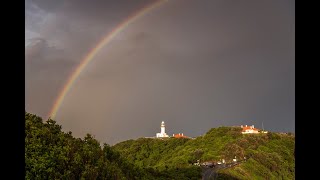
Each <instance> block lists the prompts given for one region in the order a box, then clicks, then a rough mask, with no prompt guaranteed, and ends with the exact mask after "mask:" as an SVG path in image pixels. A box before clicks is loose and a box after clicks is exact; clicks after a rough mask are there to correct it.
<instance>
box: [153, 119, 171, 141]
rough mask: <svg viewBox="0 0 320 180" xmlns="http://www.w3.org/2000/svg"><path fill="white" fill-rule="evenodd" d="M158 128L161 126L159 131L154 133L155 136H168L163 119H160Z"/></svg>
mask: <svg viewBox="0 0 320 180" xmlns="http://www.w3.org/2000/svg"><path fill="white" fill-rule="evenodd" d="M160 128H161V131H160V133H157V134H156V136H157V138H162V137H169V136H168V135H167V134H166V127H165V125H164V121H162V123H161V127H160Z"/></svg>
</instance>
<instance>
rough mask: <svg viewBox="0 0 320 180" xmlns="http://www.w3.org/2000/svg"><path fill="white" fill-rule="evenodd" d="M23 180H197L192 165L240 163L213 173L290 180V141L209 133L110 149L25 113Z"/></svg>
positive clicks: (227, 130) (228, 131) (236, 131)
mask: <svg viewBox="0 0 320 180" xmlns="http://www.w3.org/2000/svg"><path fill="white" fill-rule="evenodd" d="M25 123H26V127H25V132H26V136H25V163H26V166H25V167H26V179H179V180H180V179H201V171H202V169H201V168H200V167H199V166H195V165H193V163H194V162H196V161H197V160H198V159H199V160H200V161H201V162H204V161H218V160H220V159H225V160H226V161H227V162H230V161H232V158H234V157H235V156H236V157H237V159H238V160H242V159H244V157H246V159H247V160H246V161H244V162H243V163H241V164H239V165H237V166H234V167H232V168H228V169H221V170H218V171H217V173H218V179H294V178H295V176H294V171H295V157H294V146H295V137H294V136H293V135H290V134H279V133H267V134H252V135H242V134H241V132H240V131H241V129H240V128H237V127H219V128H213V129H211V130H210V131H208V132H207V133H206V134H205V135H203V136H200V137H197V138H195V139H176V138H166V139H152V138H139V139H137V140H127V141H124V142H120V143H118V144H116V145H114V146H112V147H110V146H109V145H108V144H104V145H103V146H102V147H101V146H100V143H99V142H98V141H97V140H96V139H95V138H94V137H93V136H92V135H90V134H87V135H86V136H85V137H84V138H82V139H81V138H75V137H73V136H72V133H71V132H67V133H66V132H63V131H62V130H61V126H60V125H58V124H57V123H56V122H55V121H54V120H51V119H49V120H47V121H45V122H43V120H42V119H41V118H40V117H38V116H36V115H33V114H30V113H27V112H26V113H25Z"/></svg>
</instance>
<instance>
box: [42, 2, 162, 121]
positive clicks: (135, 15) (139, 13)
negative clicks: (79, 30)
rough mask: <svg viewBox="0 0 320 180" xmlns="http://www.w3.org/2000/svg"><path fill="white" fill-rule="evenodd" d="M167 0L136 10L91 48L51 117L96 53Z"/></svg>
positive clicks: (60, 94)
mask: <svg viewBox="0 0 320 180" xmlns="http://www.w3.org/2000/svg"><path fill="white" fill-rule="evenodd" d="M164 2H167V0H158V1H156V2H154V3H151V4H149V5H147V6H145V7H143V8H142V9H140V10H138V11H136V12H135V13H133V14H132V15H131V16H129V17H128V18H126V19H125V20H124V21H122V22H121V23H120V24H119V25H117V26H116V27H115V28H114V29H113V30H112V31H111V32H109V33H108V34H107V35H106V36H104V37H103V38H102V40H101V41H99V43H98V44H97V45H96V46H95V47H94V48H93V49H92V50H91V51H89V53H88V54H87V55H86V56H85V57H84V59H83V60H82V61H81V63H80V64H79V65H78V66H77V67H76V68H75V70H74V71H73V72H72V73H71V75H70V77H69V78H68V80H67V81H66V83H65V85H64V86H63V88H62V91H61V92H60V93H59V95H58V98H57V99H56V100H55V101H54V105H53V107H52V109H51V110H50V112H49V115H48V117H49V118H55V116H56V114H57V112H58V110H59V108H60V106H61V104H62V102H63V100H64V98H65V97H66V95H67V93H68V92H69V91H70V89H71V87H72V86H73V84H74V83H75V81H76V80H77V78H78V77H79V75H80V74H81V72H82V71H83V70H84V69H85V68H86V66H87V65H88V64H89V63H90V62H91V61H92V60H93V59H94V57H95V55H96V54H97V53H98V52H99V51H100V50H101V49H102V48H103V47H104V46H105V45H107V44H109V43H110V42H111V41H112V39H113V38H114V37H115V36H117V35H118V34H119V33H120V32H121V31H123V30H124V29H125V28H126V27H128V25H129V24H130V23H132V22H133V21H135V20H137V19H138V18H140V17H142V16H143V15H145V14H146V13H147V12H149V11H151V10H152V9H155V8H156V7H159V6H160V5H161V4H163V3H164Z"/></svg>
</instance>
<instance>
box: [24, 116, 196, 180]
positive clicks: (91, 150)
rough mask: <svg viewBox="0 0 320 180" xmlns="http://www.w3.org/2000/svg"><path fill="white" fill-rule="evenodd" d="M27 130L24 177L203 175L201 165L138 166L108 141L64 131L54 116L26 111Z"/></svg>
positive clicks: (115, 177)
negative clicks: (177, 166) (44, 116)
mask: <svg viewBox="0 0 320 180" xmlns="http://www.w3.org/2000/svg"><path fill="white" fill-rule="evenodd" d="M25 134H26V136H25V170H26V178H25V179H116V180H119V179H146V180H147V179H148V180H149V179H155V180H157V179H199V178H200V177H201V176H200V174H199V172H200V169H199V168H198V167H192V168H180V169H170V170H169V169H166V170H162V171H160V170H157V169H153V168H144V167H143V168H141V167H139V166H135V165H134V164H132V163H130V162H129V161H128V160H127V159H126V157H123V156H121V155H120V153H119V152H117V151H116V150H114V148H112V147H110V146H109V145H108V144H104V145H103V146H102V147H101V146H100V143H99V142H98V141H97V140H96V139H94V137H93V136H92V135H90V134H87V135H86V136H85V137H84V138H83V139H81V138H75V137H73V136H72V133H71V132H67V133H65V132H63V131H61V126H60V125H58V124H57V123H56V122H55V121H54V120H52V119H48V120H47V121H45V122H43V120H42V118H40V117H38V116H36V115H34V114H30V113H27V112H26V113H25ZM194 169H195V170H196V171H195V173H193V172H194V171H193V170H194ZM195 174H196V175H195ZM197 176H198V177H197ZM199 176H200V177H199Z"/></svg>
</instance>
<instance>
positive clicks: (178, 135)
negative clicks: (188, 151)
mask: <svg viewBox="0 0 320 180" xmlns="http://www.w3.org/2000/svg"><path fill="white" fill-rule="evenodd" d="M173 137H175V138H188V137H187V136H184V135H183V134H180V133H179V134H175V135H174V136H173Z"/></svg>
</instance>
